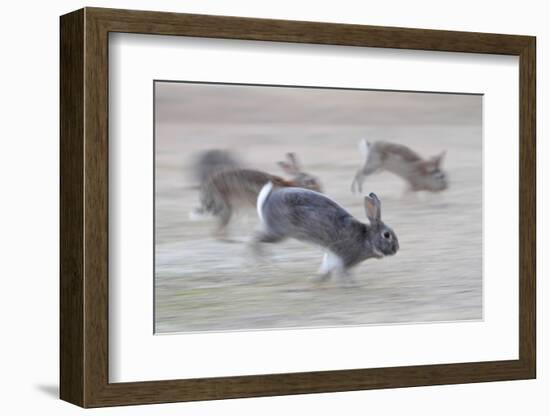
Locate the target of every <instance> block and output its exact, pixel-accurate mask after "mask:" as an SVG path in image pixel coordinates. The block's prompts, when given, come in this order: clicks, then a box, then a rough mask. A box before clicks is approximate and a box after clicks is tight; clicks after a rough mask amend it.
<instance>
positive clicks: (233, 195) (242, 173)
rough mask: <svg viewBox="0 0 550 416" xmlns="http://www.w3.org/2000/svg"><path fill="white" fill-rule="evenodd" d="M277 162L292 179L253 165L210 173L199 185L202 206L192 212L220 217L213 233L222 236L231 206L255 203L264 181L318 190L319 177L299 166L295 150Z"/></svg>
mask: <svg viewBox="0 0 550 416" xmlns="http://www.w3.org/2000/svg"><path fill="white" fill-rule="evenodd" d="M279 166H281V167H282V168H283V170H284V171H285V172H286V173H288V174H289V175H291V176H292V179H289V180H287V179H284V178H281V177H279V176H275V175H272V174H269V173H266V172H262V171H259V170H252V169H234V170H227V171H223V172H219V173H216V174H214V175H212V176H211V177H210V178H209V180H207V181H206V183H205V184H204V185H203V186H202V188H201V195H200V202H201V207H200V208H198V209H197V210H195V213H198V214H204V213H210V214H212V215H214V216H216V217H217V218H218V220H219V221H218V227H217V231H216V234H217V235H218V236H220V237H223V236H224V235H225V233H226V230H227V225H228V224H229V221H230V220H231V217H232V215H233V212H234V209H235V208H237V207H239V206H245V207H246V206H249V207H254V206H255V205H256V200H257V198H258V193H259V192H260V190H261V189H262V186H264V185H265V184H266V183H267V182H271V183H273V185H274V186H275V187H277V188H283V187H290V186H292V187H300V188H308V189H313V190H316V191H321V185H320V183H319V180H318V179H317V178H316V177H314V176H312V175H310V174H308V173H305V172H303V171H302V170H301V167H300V164H299V163H298V160H297V158H296V155H295V154H294V153H288V154H287V161H286V162H279Z"/></svg>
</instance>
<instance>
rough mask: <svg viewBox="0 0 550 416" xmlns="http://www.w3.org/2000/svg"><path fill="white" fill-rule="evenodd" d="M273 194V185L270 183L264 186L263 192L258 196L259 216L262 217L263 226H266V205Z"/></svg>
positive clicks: (257, 207)
mask: <svg viewBox="0 0 550 416" xmlns="http://www.w3.org/2000/svg"><path fill="white" fill-rule="evenodd" d="M271 192H273V183H272V182H268V183H266V184H265V185H264V186H263V188H262V190H261V191H260V193H259V194H258V200H257V202H256V209H257V211H258V216H259V217H260V221H261V222H262V224H265V220H264V214H263V210H264V205H265V203H266V202H267V200H268V198H269V196H270V195H271Z"/></svg>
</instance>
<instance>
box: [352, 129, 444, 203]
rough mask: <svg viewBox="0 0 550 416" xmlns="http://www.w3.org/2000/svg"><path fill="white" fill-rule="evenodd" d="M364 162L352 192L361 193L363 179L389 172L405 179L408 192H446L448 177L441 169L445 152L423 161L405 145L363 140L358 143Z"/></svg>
mask: <svg viewBox="0 0 550 416" xmlns="http://www.w3.org/2000/svg"><path fill="white" fill-rule="evenodd" d="M359 150H360V151H361V153H362V155H363V158H364V160H365V163H364V165H363V167H362V168H361V169H359V170H358V171H357V173H356V175H355V178H354V179H353V182H352V184H351V191H352V192H356V191H359V192H362V187H363V182H364V181H365V178H366V177H367V176H368V175H370V174H372V173H374V172H376V171H384V170H386V171H388V172H392V173H394V174H395V175H397V176H399V177H401V178H402V179H404V180H405V181H406V182H407V183H408V185H409V190H411V191H430V192H439V191H443V190H444V189H447V186H448V182H447V175H446V173H445V172H444V171H443V170H441V162H442V160H443V157H444V156H445V152H442V153H440V154H439V155H437V156H432V157H431V158H429V159H422V158H421V157H420V156H419V155H418V154H417V153H415V152H413V151H412V150H411V149H409V148H408V147H406V146H403V145H400V144H395V143H388V142H374V143H372V144H371V143H369V142H368V141H366V140H364V139H363V140H361V141H360V142H359Z"/></svg>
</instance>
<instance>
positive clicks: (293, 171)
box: [277, 162, 296, 175]
mask: <svg viewBox="0 0 550 416" xmlns="http://www.w3.org/2000/svg"><path fill="white" fill-rule="evenodd" d="M277 164H278V165H279V166H280V167H281V168H282V169H283V170H284V171H285V172H286V173H288V174H289V175H296V169H294V166H292V165H291V164H290V163H288V162H277Z"/></svg>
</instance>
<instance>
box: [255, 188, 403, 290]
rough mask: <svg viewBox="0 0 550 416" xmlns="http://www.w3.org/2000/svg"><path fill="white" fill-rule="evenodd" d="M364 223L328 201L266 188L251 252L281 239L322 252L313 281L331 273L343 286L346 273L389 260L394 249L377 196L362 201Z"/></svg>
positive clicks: (396, 243)
mask: <svg viewBox="0 0 550 416" xmlns="http://www.w3.org/2000/svg"><path fill="white" fill-rule="evenodd" d="M364 203H365V212H366V215H367V218H368V219H369V222H370V223H369V224H364V223H362V222H360V221H359V220H357V219H355V218H354V217H353V216H352V215H351V214H350V213H349V212H347V211H346V210H345V209H344V208H342V207H341V206H340V205H339V204H338V203H336V202H335V201H333V200H332V199H330V198H329V197H327V196H325V195H323V194H321V193H318V192H314V191H310V190H307V189H299V188H279V189H276V188H275V187H274V186H273V184H271V183H268V184H266V185H265V186H264V187H263V188H262V190H261V192H260V194H259V196H258V201H257V210H258V215H259V217H260V219H261V222H262V226H263V230H262V231H260V232H259V233H258V234H257V235H256V237H255V239H254V242H253V247H254V249H255V250H256V252H259V251H261V250H260V247H261V246H260V244H261V243H276V242H279V241H282V240H285V239H287V238H294V239H296V240H299V241H303V242H306V243H311V244H314V245H317V246H320V247H322V248H323V249H324V250H325V256H324V258H323V262H322V265H321V268H320V270H319V273H320V276H319V277H318V278H317V279H318V280H321V281H324V280H327V279H329V278H330V277H331V275H332V274H336V275H337V276H339V277H340V278H341V279H342V282H343V283H344V284H348V283H352V280H351V277H350V274H349V269H350V268H351V267H353V266H355V265H357V264H359V263H360V262H362V261H364V260H367V259H370V258H378V259H379V258H382V257H384V256H391V255H394V254H395V253H397V251H398V250H399V241H398V240H397V236H396V235H395V233H394V232H393V230H392V229H391V228H390V227H388V226H387V225H386V224H384V222H382V215H381V206H380V200H379V199H378V197H377V196H376V195H375V194H373V193H371V194H370V195H369V196H366V197H365V201H364Z"/></svg>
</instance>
